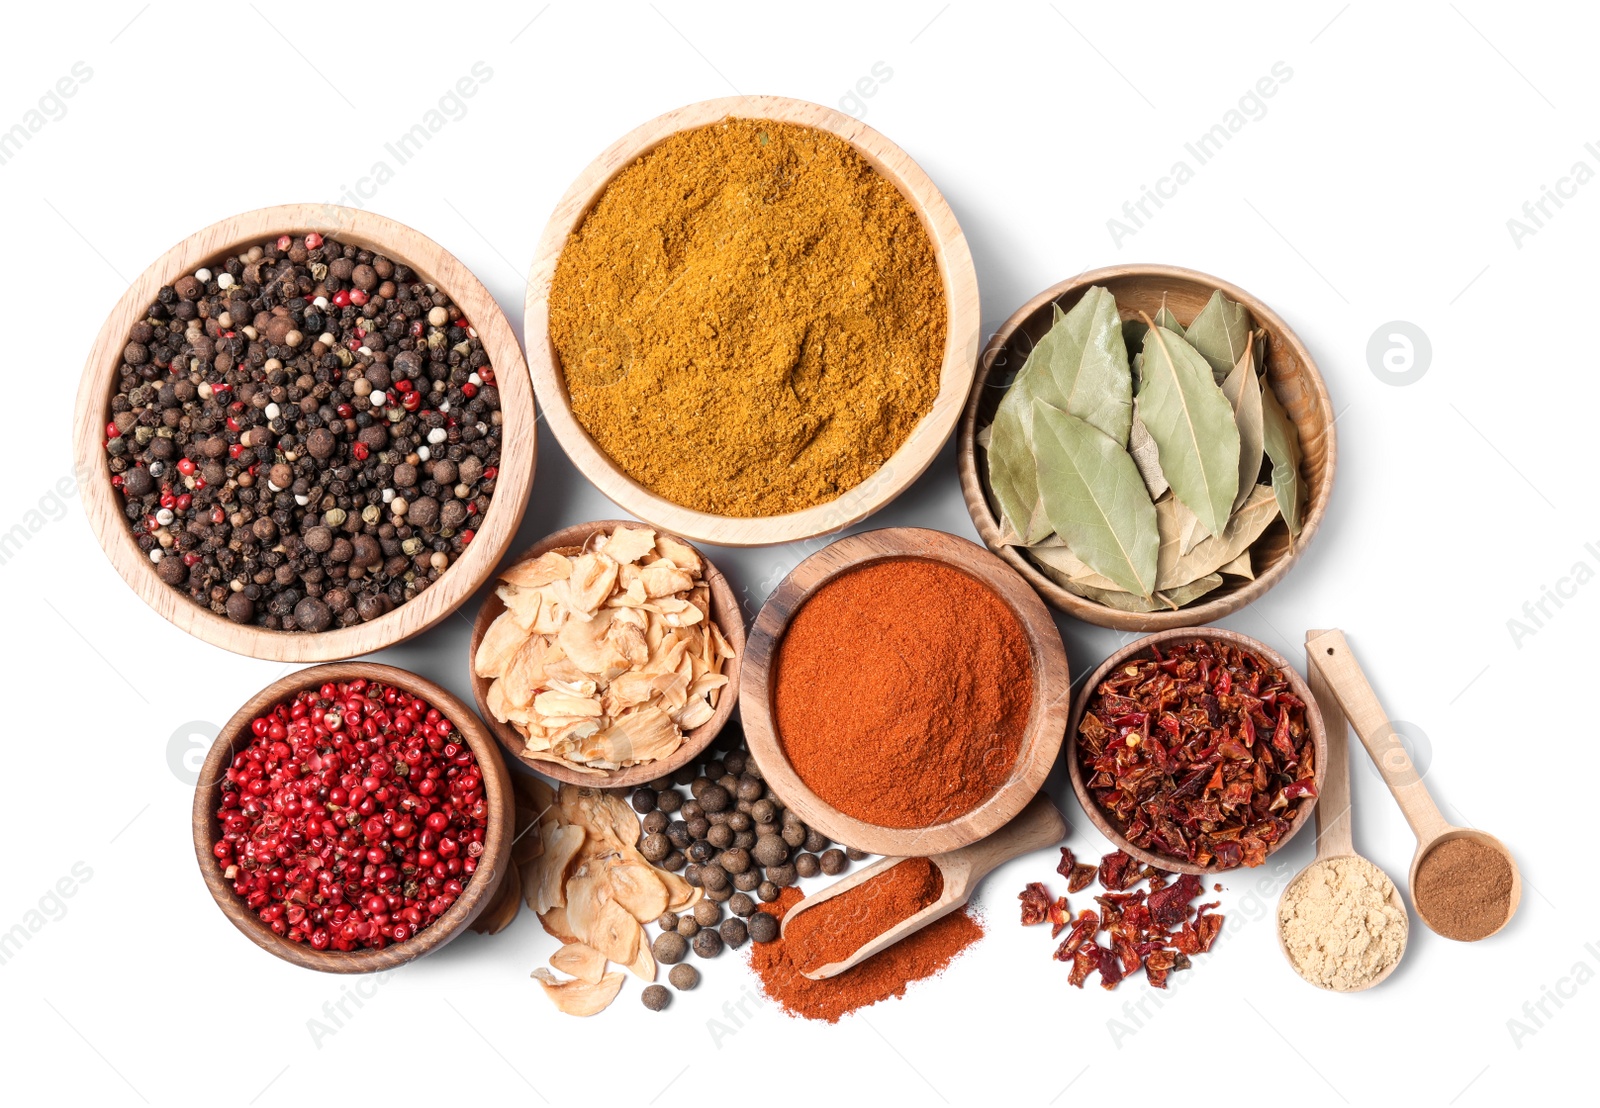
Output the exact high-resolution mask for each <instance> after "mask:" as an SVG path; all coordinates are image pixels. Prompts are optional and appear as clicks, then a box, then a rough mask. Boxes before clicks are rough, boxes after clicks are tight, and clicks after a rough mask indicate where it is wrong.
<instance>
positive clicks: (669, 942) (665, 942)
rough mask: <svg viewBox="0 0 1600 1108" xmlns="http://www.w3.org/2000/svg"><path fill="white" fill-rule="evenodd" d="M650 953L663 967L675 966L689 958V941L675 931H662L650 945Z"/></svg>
mask: <svg viewBox="0 0 1600 1108" xmlns="http://www.w3.org/2000/svg"><path fill="white" fill-rule="evenodd" d="M650 952H651V953H652V954H654V955H655V956H656V961H658V962H660V963H661V964H662V965H664V966H675V965H677V964H678V963H679V962H681V961H683V960H684V959H685V958H687V957H688V956H689V940H688V939H685V938H684V937H683V936H682V935H680V934H678V933H677V932H676V931H663V932H662V933H661V934H659V935H657V936H656V941H655V942H654V943H652V944H650Z"/></svg>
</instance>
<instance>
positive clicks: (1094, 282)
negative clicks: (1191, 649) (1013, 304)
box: [957, 264, 1337, 631]
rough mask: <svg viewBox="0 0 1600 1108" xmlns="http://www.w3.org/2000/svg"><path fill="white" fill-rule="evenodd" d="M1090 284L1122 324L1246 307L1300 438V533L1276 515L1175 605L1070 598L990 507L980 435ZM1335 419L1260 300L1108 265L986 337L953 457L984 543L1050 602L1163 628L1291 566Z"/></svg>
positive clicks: (1290, 336)
mask: <svg viewBox="0 0 1600 1108" xmlns="http://www.w3.org/2000/svg"><path fill="white" fill-rule="evenodd" d="M1096 286H1098V287H1100V288H1103V289H1105V290H1107V291H1108V292H1110V293H1111V295H1112V296H1113V297H1114V298H1115V305H1116V309H1117V311H1118V313H1119V314H1120V315H1121V317H1122V320H1123V323H1124V327H1127V326H1128V325H1129V324H1130V323H1134V324H1135V325H1139V324H1138V321H1140V319H1141V316H1140V313H1141V312H1142V313H1144V314H1145V315H1148V316H1151V317H1159V313H1160V312H1161V311H1163V310H1164V309H1165V310H1169V311H1170V312H1171V313H1172V315H1173V316H1175V317H1176V318H1177V319H1179V320H1187V321H1191V322H1192V321H1193V320H1194V318H1195V316H1196V315H1197V314H1198V313H1199V312H1200V311H1201V310H1202V309H1203V308H1204V307H1205V306H1206V304H1207V302H1208V301H1209V300H1210V299H1211V297H1212V296H1213V294H1215V293H1218V292H1220V293H1221V294H1222V295H1223V296H1225V297H1226V298H1228V299H1229V300H1230V301H1232V302H1233V304H1235V305H1239V306H1242V307H1243V308H1244V309H1245V311H1246V312H1247V313H1248V319H1249V320H1250V325H1251V326H1253V327H1254V328H1256V329H1258V330H1259V332H1261V333H1262V334H1263V335H1264V339H1265V354H1264V359H1263V361H1264V364H1263V367H1262V384H1263V385H1264V386H1269V387H1270V390H1271V392H1272V394H1273V396H1274V397H1275V398H1276V399H1277V401H1278V405H1279V406H1280V407H1281V409H1282V411H1283V412H1284V413H1285V414H1286V415H1287V417H1288V420H1289V421H1290V422H1291V423H1292V425H1293V429H1294V432H1295V433H1296V435H1297V436H1298V440H1299V451H1300V454H1301V464H1300V466H1299V471H1300V475H1301V476H1300V479H1301V481H1302V482H1303V483H1304V485H1305V493H1304V497H1303V503H1302V504H1301V506H1300V509H1299V517H1300V518H1299V533H1298V534H1296V535H1291V534H1290V532H1289V529H1288V526H1287V525H1286V524H1285V522H1284V520H1283V519H1282V518H1278V519H1276V520H1275V521H1274V522H1272V523H1271V524H1270V525H1269V526H1268V527H1267V528H1266V530H1265V532H1264V533H1263V534H1262V535H1261V536H1260V537H1259V538H1256V539H1255V540H1254V541H1253V542H1251V543H1250V545H1249V547H1248V548H1247V550H1246V551H1245V553H1246V554H1247V555H1248V557H1249V560H1250V563H1251V564H1250V565H1249V566H1248V567H1246V568H1248V569H1249V571H1250V573H1251V574H1252V576H1251V577H1248V578H1247V577H1245V576H1242V575H1233V574H1230V573H1228V572H1227V570H1226V568H1225V569H1224V572H1223V574H1222V578H1223V579H1222V583H1221V584H1220V585H1218V586H1217V587H1215V588H1213V589H1211V590H1210V591H1208V592H1205V593H1204V594H1203V595H1202V596H1201V597H1200V598H1199V599H1196V600H1193V601H1190V602H1188V603H1185V604H1182V606H1180V607H1177V608H1176V609H1166V608H1163V609H1162V610H1157V611H1150V612H1138V611H1124V610H1120V609H1119V608H1115V607H1111V606H1110V605H1108V604H1105V603H1101V602H1099V601H1098V600H1095V599H1090V598H1089V597H1087V596H1080V595H1077V594H1076V593H1074V592H1071V591H1068V589H1066V588H1064V587H1063V586H1062V585H1061V584H1059V583H1057V581H1055V580H1052V579H1051V578H1050V577H1049V576H1047V575H1046V574H1045V573H1044V572H1042V571H1041V569H1040V567H1039V566H1038V565H1036V564H1035V563H1034V562H1033V561H1032V560H1031V559H1030V558H1029V557H1028V556H1026V555H1025V554H1024V553H1023V549H1024V548H1021V547H1018V546H1016V545H1012V544H1010V543H1007V542H1005V541H1004V538H1005V536H1004V535H1003V529H1002V521H1001V516H1000V513H999V512H998V511H997V509H996V504H997V503H998V502H997V500H996V499H995V495H994V489H993V487H992V486H991V483H990V479H989V473H988V466H987V463H986V458H987V450H986V448H980V446H979V432H980V431H981V430H984V429H985V428H987V427H988V426H989V425H991V424H992V423H993V421H994V419H995V413H996V411H997V409H998V408H999V405H1000V401H1001V399H1002V398H1003V397H1004V396H1005V394H1006V392H1007V390H1008V388H1009V387H1010V384H1011V381H1012V379H1013V377H1014V376H1015V375H1016V373H1017V372H1018V371H1020V370H1021V369H1022V367H1023V365H1024V363H1025V362H1026V361H1027V359H1028V355H1029V353H1030V352H1031V351H1032V350H1033V349H1034V347H1035V346H1036V345H1037V344H1038V343H1039V341H1040V340H1041V339H1042V338H1043V337H1044V336H1045V335H1046V334H1047V333H1048V332H1049V331H1050V329H1051V326H1052V321H1053V318H1054V316H1055V315H1056V314H1057V311H1058V308H1059V309H1060V310H1071V309H1072V308H1073V307H1074V305H1076V304H1077V303H1078V302H1079V301H1080V300H1081V299H1082V298H1083V297H1084V295H1085V293H1087V292H1088V291H1089V290H1090V289H1091V288H1094V287H1096ZM1130 357H1131V351H1130ZM1333 423H1334V411H1333V402H1332V401H1331V400H1330V399H1329V397H1328V389H1327V386H1326V384H1324V382H1323V380H1322V375H1321V373H1319V372H1318V371H1317V367H1316V363H1315V362H1314V361H1312V358H1311V354H1310V352H1309V351H1308V350H1307V349H1306V347H1305V344H1304V343H1302V342H1301V341H1300V338H1299V336H1297V335H1296V334H1295V333H1294V331H1293V330H1292V329H1290V327H1289V325H1288V324H1287V323H1285V322H1284V321H1283V319H1282V318H1281V317H1280V316H1279V315H1278V314H1277V313H1276V312H1274V311H1273V310H1272V309H1271V308H1269V307H1268V306H1267V305H1266V304H1265V303H1263V302H1262V301H1261V300H1260V299H1258V298H1257V297H1255V296H1252V295H1251V294H1250V293H1248V292H1246V291H1244V290H1243V289H1241V288H1239V287H1237V286H1235V285H1232V284H1229V283H1228V282H1226V281H1222V280H1219V279H1218V278H1215V277H1211V276H1209V275H1207V274H1204V273H1199V272H1196V271H1194V270H1190V269H1182V268H1179V267H1177V266H1165V265H1144V264H1136V265H1118V266H1107V267H1106V268H1104V269H1096V270H1091V271H1090V272H1088V273H1083V274H1080V275H1078V276H1076V277H1072V278H1070V279H1068V280H1066V281H1062V282H1061V283H1060V284H1057V285H1054V286H1052V287H1050V288H1048V289H1046V290H1045V291H1044V292H1041V293H1040V294H1039V295H1038V296H1035V297H1034V298H1033V299H1032V300H1030V301H1028V302H1027V303H1026V304H1024V305H1023V306H1022V307H1020V308H1018V309H1017V310H1016V312H1014V313H1013V314H1012V316H1011V318H1010V319H1008V320H1006V321H1005V323H1004V324H1002V325H1001V326H1000V328H999V330H997V331H996V332H995V333H994V335H993V336H992V337H991V338H990V339H989V342H988V344H987V345H986V346H985V347H984V350H983V355H982V357H980V358H979V360H978V368H977V377H976V380H975V381H974V383H973V388H972V393H971V395H970V396H969V397H968V399H967V407H966V411H965V413H964V414H963V415H962V419H961V427H960V431H959V434H958V447H957V464H958V467H959V470H960V474H961V491H962V495H963V497H964V498H965V499H966V502H967V511H968V512H969V513H970V514H971V516H972V522H973V523H974V525H976V527H977V528H978V534H979V535H980V536H981V537H982V539H983V541H984V544H985V545H987V546H988V547H989V549H990V550H993V551H994V552H995V553H996V554H998V555H999V556H1000V557H1002V558H1004V559H1005V560H1006V562H1007V564H1009V565H1010V566H1011V567H1012V568H1013V569H1015V570H1016V571H1017V572H1018V573H1020V574H1022V576H1023V577H1025V578H1027V580H1028V583H1029V584H1031V585H1032V586H1033V587H1034V588H1035V589H1037V590H1038V592H1039V595H1041V596H1043V597H1044V598H1045V600H1047V601H1049V602H1050V604H1051V605H1053V606H1054V607H1056V608H1059V609H1060V610H1061V611H1063V612H1066V613H1067V614H1068V615H1072V616H1076V617H1077V618H1078V619H1081V620H1084V621H1085V622H1087V623H1093V624H1097V625H1098V626H1101V627H1110V628H1113V629H1114V630H1118V631H1161V630H1165V629H1168V628H1172V627H1189V626H1197V625H1200V624H1205V623H1211V622H1213V621H1215V620H1218V619H1221V618H1222V617H1224V616H1226V615H1228V614H1230V613H1232V612H1236V611H1238V610H1239V609H1240V608H1242V607H1244V606H1245V605H1246V604H1249V603H1251V602H1252V601H1254V600H1256V599H1258V598H1260V597H1261V596H1263V595H1264V594H1265V593H1266V592H1267V590H1268V589H1270V588H1272V587H1273V586H1274V585H1276V584H1277V583H1278V582H1279V581H1281V580H1282V579H1283V577H1284V575H1285V574H1287V573H1288V572H1289V569H1290V567H1291V566H1293V565H1294V563H1295V562H1296V561H1297V560H1298V559H1299V558H1300V555H1301V554H1302V553H1303V552H1304V551H1305V548H1306V546H1307V545H1308V544H1309V543H1310V542H1311V539H1312V537H1313V536H1314V535H1315V534H1316V533H1317V528H1318V527H1319V526H1320V525H1321V523H1322V517H1323V514H1324V512H1325V511H1326V510H1327V506H1328V499H1329V497H1330V496H1331V495H1332V491H1333V477H1334V470H1335V466H1336V462H1337V449H1336V443H1335V438H1334V428H1333ZM1270 499H1271V498H1270V497H1269V498H1268V500H1269V501H1270Z"/></svg>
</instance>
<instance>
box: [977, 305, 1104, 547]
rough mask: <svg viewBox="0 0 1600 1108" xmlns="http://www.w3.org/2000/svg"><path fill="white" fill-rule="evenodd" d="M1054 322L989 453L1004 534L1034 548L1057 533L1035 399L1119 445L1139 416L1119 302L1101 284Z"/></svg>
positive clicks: (1014, 388) (994, 427)
mask: <svg viewBox="0 0 1600 1108" xmlns="http://www.w3.org/2000/svg"><path fill="white" fill-rule="evenodd" d="M1052 311H1053V313H1054V316H1053V319H1054V322H1052V323H1051V325H1050V330H1049V331H1047V332H1046V333H1045V334H1044V337H1042V338H1041V339H1040V340H1039V341H1038V343H1037V344H1035V346H1034V348H1033V350H1032V351H1030V352H1029V354H1028V359H1027V361H1025V362H1024V363H1023V365H1022V368H1021V369H1020V370H1018V371H1017V375H1016V378H1015V379H1014V380H1013V381H1012V382H1011V387H1010V388H1009V389H1007V390H1006V394H1005V396H1003V397H1001V399H1000V404H999V406H998V407H997V408H996V410H995V417H994V422H993V423H992V424H991V425H990V426H989V428H988V431H989V439H988V447H987V450H986V453H985V458H986V461H987V464H988V470H989V487H990V489H991V490H993V492H994V496H995V500H996V502H997V505H998V507H999V509H1000V514H1001V516H1002V520H1001V526H1002V531H1005V532H1006V533H1007V535H1008V536H1009V535H1015V536H1016V537H1017V538H1018V539H1020V540H1021V541H1020V545H1024V546H1027V545H1031V544H1032V543H1035V542H1037V541H1038V540H1039V539H1041V538H1043V537H1044V536H1045V535H1047V534H1048V533H1049V531H1050V525H1049V521H1048V517H1047V513H1046V511H1045V510H1044V501H1043V497H1042V496H1041V494H1040V490H1039V475H1038V465H1037V461H1036V453H1037V450H1036V448H1035V444H1034V441H1033V430H1034V429H1033V402H1034V400H1035V398H1039V399H1043V400H1044V401H1045V402H1046V403H1049V404H1051V405H1052V406H1054V407H1056V408H1059V409H1061V410H1062V411H1066V412H1070V413H1071V414H1073V415H1075V416H1077V417H1078V418H1080V419H1083V420H1085V421H1087V422H1088V423H1090V424H1091V425H1093V426H1095V427H1097V428H1099V429H1100V430H1101V431H1103V432H1105V433H1106V434H1107V435H1108V436H1110V437H1111V438H1112V439H1115V440H1116V441H1117V442H1118V443H1124V444H1125V443H1126V442H1127V441H1128V431H1129V427H1130V426H1131V424H1132V421H1133V377H1132V373H1131V371H1130V370H1129V368H1128V351H1127V347H1126V346H1125V345H1124V343H1123V340H1122V323H1121V319H1120V317H1119V316H1118V315H1117V304H1116V301H1115V300H1114V299H1112V296H1111V294H1110V293H1109V292H1107V291H1106V290H1105V289H1103V288H1100V287H1099V286H1095V287H1093V288H1091V289H1089V291H1088V292H1086V293H1084V295H1083V298H1082V299H1081V300H1079V301H1078V303H1076V304H1074V305H1073V307H1072V310H1071V311H1070V312H1062V310H1061V308H1060V306H1059V305H1052Z"/></svg>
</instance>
